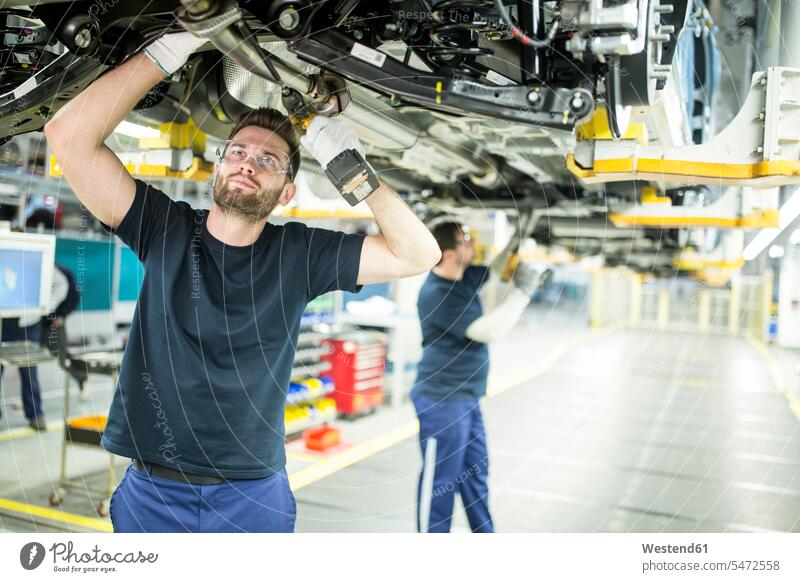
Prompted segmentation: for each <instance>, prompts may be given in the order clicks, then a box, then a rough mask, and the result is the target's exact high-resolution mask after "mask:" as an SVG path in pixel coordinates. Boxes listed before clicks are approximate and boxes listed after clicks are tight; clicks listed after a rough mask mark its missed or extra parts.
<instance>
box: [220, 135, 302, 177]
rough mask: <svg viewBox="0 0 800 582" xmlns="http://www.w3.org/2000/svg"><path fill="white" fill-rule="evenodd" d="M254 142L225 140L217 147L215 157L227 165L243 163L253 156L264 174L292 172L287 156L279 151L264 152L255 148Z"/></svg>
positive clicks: (256, 164)
mask: <svg viewBox="0 0 800 582" xmlns="http://www.w3.org/2000/svg"><path fill="white" fill-rule="evenodd" d="M257 149H258V146H256V145H255V144H248V143H247V142H242V141H239V140H226V141H224V142H222V143H221V144H220V145H219V147H217V159H218V160H219V162H220V163H225V164H228V165H239V164H243V163H244V162H246V161H247V160H249V159H250V158H253V164H254V165H255V167H256V168H257V169H258V171H259V172H263V173H265V174H289V175H291V173H292V163H291V160H289V158H288V156H286V155H285V154H283V153H279V152H275V153H272V152H264V151H260V152H257V153H253V150H257Z"/></svg>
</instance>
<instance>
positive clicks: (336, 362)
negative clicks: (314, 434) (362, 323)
mask: <svg viewBox="0 0 800 582" xmlns="http://www.w3.org/2000/svg"><path fill="white" fill-rule="evenodd" d="M326 343H327V344H328V345H329V346H330V351H329V353H328V355H327V356H324V358H323V359H325V360H326V361H328V362H330V364H331V369H330V370H329V371H327V372H325V375H326V376H330V377H331V378H332V379H333V385H334V387H335V388H334V391H333V395H332V396H333V398H334V400H336V409H337V410H338V412H339V414H340V415H342V414H344V415H358V414H362V413H365V412H370V411H374V410H375V409H376V408H377V406H378V405H379V404H380V403H381V402H383V373H384V368H385V366H386V343H385V342H384V341H383V340H382V339H380V338H379V337H376V336H375V335H373V334H367V333H352V334H346V335H341V336H338V337H334V338H331V339H328V340H326Z"/></svg>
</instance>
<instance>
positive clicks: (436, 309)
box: [414, 267, 489, 400]
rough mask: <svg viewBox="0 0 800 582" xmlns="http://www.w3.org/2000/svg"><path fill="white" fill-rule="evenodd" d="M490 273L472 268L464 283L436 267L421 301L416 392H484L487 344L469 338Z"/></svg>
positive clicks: (454, 394) (439, 396)
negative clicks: (439, 272)
mask: <svg viewBox="0 0 800 582" xmlns="http://www.w3.org/2000/svg"><path fill="white" fill-rule="evenodd" d="M488 275H489V269H487V268H486V267H469V268H468V269H467V270H466V271H465V272H464V277H463V279H461V280H460V281H451V280H450V279H443V278H442V277H439V276H438V275H436V274H435V273H434V272H433V271H431V273H430V274H429V275H428V278H427V279H426V280H425V283H423V285H422V288H421V289H420V292H419V298H418V299H417V310H418V311H419V319H420V323H421V325H422V360H421V361H420V362H419V365H418V366H417V380H416V382H415V385H414V391H415V392H417V393H419V394H422V395H423V396H427V397H428V398H432V399H434V400H443V399H448V398H471V399H476V400H477V399H478V398H480V397H481V396H484V395H485V394H486V379H487V377H488V374H489V346H487V345H486V344H482V343H480V342H476V341H472V340H471V339H469V338H468V337H467V336H466V332H467V328H468V327H469V326H470V324H471V323H472V322H473V321H475V320H476V319H478V318H479V317H481V316H482V315H483V307H482V306H481V300H480V298H479V297H478V289H480V287H481V285H483V284H484V283H485V282H486V280H487V278H488Z"/></svg>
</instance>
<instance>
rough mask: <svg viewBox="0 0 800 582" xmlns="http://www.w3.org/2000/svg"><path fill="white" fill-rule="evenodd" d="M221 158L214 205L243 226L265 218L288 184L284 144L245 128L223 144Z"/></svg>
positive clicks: (264, 132)
mask: <svg viewBox="0 0 800 582" xmlns="http://www.w3.org/2000/svg"><path fill="white" fill-rule="evenodd" d="M220 155H221V159H220V163H219V164H218V166H217V171H216V173H215V176H214V184H213V187H212V193H213V196H214V203H215V204H216V205H217V206H218V207H219V208H220V210H222V212H223V213H225V214H231V215H234V216H236V217H237V218H239V219H241V220H242V221H243V222H245V223H254V222H257V221H259V220H262V219H265V218H266V217H268V216H269V214H270V213H271V212H272V211H273V210H274V209H275V206H276V205H277V204H278V202H279V201H280V200H281V195H282V194H283V193H284V192H285V191H286V187H287V185H288V184H290V182H291V177H290V174H289V170H288V169H287V168H288V167H289V153H288V145H287V144H286V142H285V141H284V140H283V139H282V138H280V137H279V136H277V135H276V134H274V133H273V132H271V131H268V130H266V129H263V128H261V127H255V126H248V127H244V128H242V129H241V130H239V131H238V132H237V133H236V135H235V136H234V137H233V138H232V139H230V140H227V141H226V142H225V144H224V147H223V148H222V150H221V153H220ZM290 198H291V196H290ZM285 203H286V202H284V204H285Z"/></svg>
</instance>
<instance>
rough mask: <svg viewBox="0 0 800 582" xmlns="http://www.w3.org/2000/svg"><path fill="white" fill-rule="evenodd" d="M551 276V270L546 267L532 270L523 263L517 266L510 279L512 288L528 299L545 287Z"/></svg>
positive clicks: (532, 268)
mask: <svg viewBox="0 0 800 582" xmlns="http://www.w3.org/2000/svg"><path fill="white" fill-rule="evenodd" d="M552 276H553V270H552V269H549V268H547V267H539V268H534V267H531V266H529V265H526V264H525V263H520V264H518V265H517V268H516V270H515V271H514V277H513V279H512V281H513V283H514V287H516V288H517V289H519V290H520V291H522V292H523V293H525V294H526V295H527V296H528V298H530V297H531V296H532V295H533V294H534V292H535V291H536V290H537V289H539V288H541V287H544V286H546V285H547V284H548V283H549V282H550V279H551V278H552Z"/></svg>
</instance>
